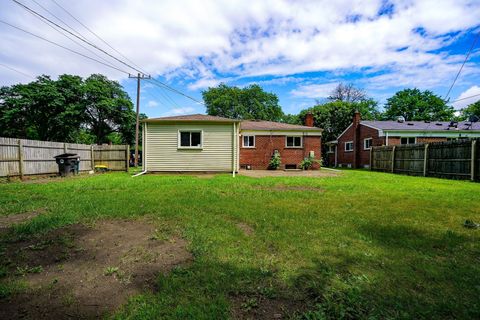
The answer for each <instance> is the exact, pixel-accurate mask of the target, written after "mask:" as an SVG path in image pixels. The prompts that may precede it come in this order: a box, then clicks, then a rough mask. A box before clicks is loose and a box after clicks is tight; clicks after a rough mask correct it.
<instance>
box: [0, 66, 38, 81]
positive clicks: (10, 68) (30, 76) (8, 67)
mask: <svg viewBox="0 0 480 320" xmlns="http://www.w3.org/2000/svg"><path fill="white" fill-rule="evenodd" d="M0 66H2V67H4V68H6V69H9V70H11V71H15V72H17V73H19V74H21V75H24V76H25V77H28V78H32V79H35V77H34V76H32V75H29V74H27V73H25V72H23V71H20V70H17V69H15V68H12V67H10V66H7V65H6V64H3V63H0Z"/></svg>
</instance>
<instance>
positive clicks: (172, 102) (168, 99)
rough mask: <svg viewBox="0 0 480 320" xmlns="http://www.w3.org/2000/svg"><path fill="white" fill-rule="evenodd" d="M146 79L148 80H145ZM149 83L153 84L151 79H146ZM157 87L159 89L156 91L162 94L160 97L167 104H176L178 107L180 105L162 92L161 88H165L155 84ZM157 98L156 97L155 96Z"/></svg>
mask: <svg viewBox="0 0 480 320" xmlns="http://www.w3.org/2000/svg"><path fill="white" fill-rule="evenodd" d="M147 81H148V80H147ZM148 82H149V83H151V84H154V83H152V81H148ZM156 88H157V89H159V91H158V93H159V94H160V95H161V96H162V98H163V99H164V100H165V101H166V102H167V103H168V104H172V105H174V106H176V107H177V108H180V106H179V105H178V104H177V103H176V102H175V100H173V99H172V98H171V97H170V96H169V95H168V93H167V92H165V93H164V92H163V90H166V89H165V88H162V87H160V86H156ZM157 98H158V97H157Z"/></svg>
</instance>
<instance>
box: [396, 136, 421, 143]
mask: <svg viewBox="0 0 480 320" xmlns="http://www.w3.org/2000/svg"><path fill="white" fill-rule="evenodd" d="M415 143H417V138H415V137H403V138H400V144H415Z"/></svg>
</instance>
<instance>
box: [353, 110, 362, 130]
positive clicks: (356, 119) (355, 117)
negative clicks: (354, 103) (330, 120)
mask: <svg viewBox="0 0 480 320" xmlns="http://www.w3.org/2000/svg"><path fill="white" fill-rule="evenodd" d="M360 120H362V119H361V116H360V112H358V110H356V111H355V114H354V115H353V127H354V128H356V127H358V125H359V124H360Z"/></svg>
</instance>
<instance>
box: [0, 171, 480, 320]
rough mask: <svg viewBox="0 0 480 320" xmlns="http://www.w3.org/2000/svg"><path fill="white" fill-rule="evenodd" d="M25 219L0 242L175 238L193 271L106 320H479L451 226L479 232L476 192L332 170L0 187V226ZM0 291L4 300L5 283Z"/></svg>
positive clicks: (479, 268)
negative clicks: (247, 318) (141, 228)
mask: <svg viewBox="0 0 480 320" xmlns="http://www.w3.org/2000/svg"><path fill="white" fill-rule="evenodd" d="M279 186H280V187H279ZM289 186H296V188H289ZM299 186H302V187H305V188H303V189H302V188H300V187H299ZM38 208H47V212H46V213H45V214H43V215H40V216H38V217H36V218H34V219H32V220H31V221H30V222H26V223H23V224H20V225H18V226H16V227H15V229H14V233H9V235H8V237H18V236H23V237H29V236H32V235H34V234H37V233H42V232H48V231H50V230H52V229H54V228H59V227H61V226H64V225H66V224H73V223H76V222H87V221H91V220H92V219H104V218H115V219H116V218H133V219H136V218H139V217H142V216H151V217H154V221H156V223H157V224H158V226H159V228H161V230H163V231H164V232H167V233H175V232H176V233H180V234H181V235H182V236H183V237H184V238H185V239H187V240H188V242H189V250H190V251H191V252H192V254H193V257H194V261H193V262H192V263H191V264H190V265H189V266H185V267H183V268H177V269H175V270H174V272H172V273H170V274H167V275H162V276H159V278H158V280H157V287H158V290H156V292H155V293H147V292H146V293H145V294H143V295H140V296H136V297H133V298H132V299H131V300H130V302H129V303H128V304H127V305H125V306H124V307H123V308H121V310H119V311H118V313H117V314H115V315H114V317H116V318H118V319H124V318H135V319H136V318H172V319H223V318H228V317H229V316H230V315H231V311H230V310H231V308H234V307H235V304H236V303H237V302H236V301H239V300H237V299H236V297H242V299H243V298H245V297H246V300H245V299H244V300H242V301H246V302H243V303H242V304H241V306H240V307H239V308H243V309H245V310H246V311H248V310H249V309H252V308H257V307H259V306H258V303H259V301H264V300H268V299H271V300H272V301H277V300H278V301H285V300H287V299H293V300H295V301H297V302H300V303H301V304H303V307H302V308H301V309H302V311H301V312H297V313H295V315H292V316H295V317H299V318H305V319H324V318H347V319H354V318H355V319H358V318H370V319H375V318H380V319H384V318H430V319H432V318H437V319H439V318H464V319H467V318H472V319H473V318H476V319H478V318H480V299H479V297H480V229H467V228H465V227H463V222H464V221H465V220H466V219H471V220H474V221H476V222H480V184H478V183H471V182H462V181H451V180H440V179H433V178H417V177H407V176H400V175H392V174H383V173H375V172H369V171H344V172H343V174H342V175H341V176H339V177H329V178H300V177H298V178H295V177H287V178H283V177H278V178H262V179H255V178H247V177H242V176H237V177H236V178H232V177H231V176H230V175H218V176H215V177H214V178H211V179H206V178H198V177H193V176H183V175H172V176H161V175H144V176H140V177H137V178H131V177H130V176H129V175H128V174H127V173H113V174H104V175H95V176H88V177H81V178H74V179H66V180H63V181H62V180H60V181H58V180H55V181H53V182H51V183H45V184H25V183H4V184H0V215H11V214H17V213H24V212H29V211H32V210H36V209H38ZM238 223H244V224H246V225H248V226H250V227H251V228H252V229H253V232H252V233H251V234H249V235H247V234H245V233H244V232H243V231H242V230H241V229H240V228H239V227H238ZM7 240H8V239H7ZM0 254H1V250H0ZM0 258H1V256H0ZM1 276H4V277H5V273H4V274H2V273H1V272H0V277H1ZM0 281H1V280H0ZM13 289H15V288H13ZM0 290H3V294H2V295H3V296H8V295H9V294H13V293H10V292H9V291H11V290H12V288H11V287H9V286H8V284H6V283H3V284H1V286H0ZM19 290H20V289H19ZM0 296H1V295H0ZM236 307H238V306H236Z"/></svg>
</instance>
